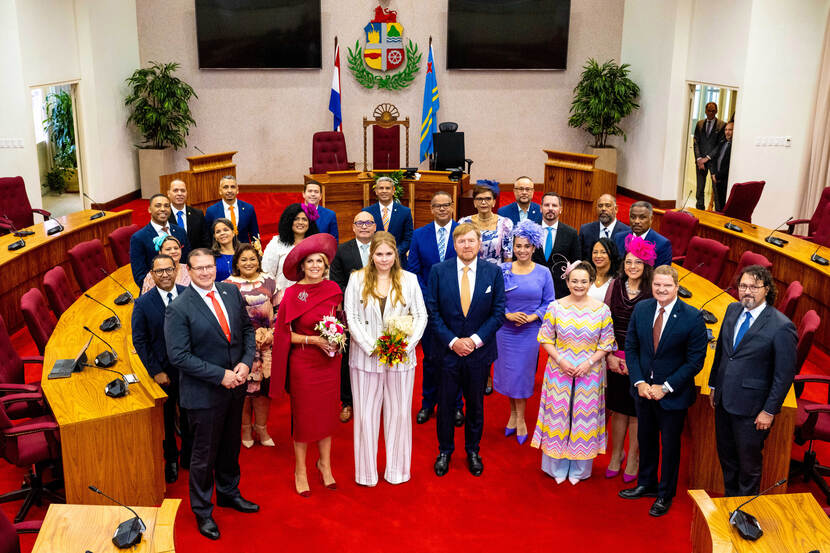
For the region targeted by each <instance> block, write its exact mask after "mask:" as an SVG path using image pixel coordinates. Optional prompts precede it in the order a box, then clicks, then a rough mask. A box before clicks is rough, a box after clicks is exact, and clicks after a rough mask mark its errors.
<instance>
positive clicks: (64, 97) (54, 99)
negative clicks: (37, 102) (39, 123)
mask: <svg viewBox="0 0 830 553" xmlns="http://www.w3.org/2000/svg"><path fill="white" fill-rule="evenodd" d="M43 130H44V131H46V133H47V134H48V135H49V139H50V140H51V141H52V144H53V145H54V152H55V154H54V160H55V165H56V166H58V167H77V166H78V162H77V160H76V158H75V124H74V121H73V119H72V97H71V96H70V95H69V93H68V92H66V91H64V90H61V91H60V92H57V93H55V94H49V95H48V96H46V119H44V120H43Z"/></svg>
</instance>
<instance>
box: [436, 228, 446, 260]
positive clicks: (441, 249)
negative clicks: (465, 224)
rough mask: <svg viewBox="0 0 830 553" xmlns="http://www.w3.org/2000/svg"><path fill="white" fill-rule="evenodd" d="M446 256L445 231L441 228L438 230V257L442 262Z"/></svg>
mask: <svg viewBox="0 0 830 553" xmlns="http://www.w3.org/2000/svg"><path fill="white" fill-rule="evenodd" d="M446 255H447V229H445V228H444V227H441V228H439V229H438V257H439V258H441V261H444V257H445V256H446Z"/></svg>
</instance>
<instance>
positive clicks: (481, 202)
mask: <svg viewBox="0 0 830 553" xmlns="http://www.w3.org/2000/svg"><path fill="white" fill-rule="evenodd" d="M494 199H495V198H475V199H474V200H473V201H474V202H478V203H480V204H486V203H489V202H492V201H493V200H494Z"/></svg>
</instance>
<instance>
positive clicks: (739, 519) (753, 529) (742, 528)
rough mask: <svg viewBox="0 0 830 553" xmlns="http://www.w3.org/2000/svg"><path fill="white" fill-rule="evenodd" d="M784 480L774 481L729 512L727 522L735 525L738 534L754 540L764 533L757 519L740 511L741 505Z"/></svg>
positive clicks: (785, 480)
mask: <svg viewBox="0 0 830 553" xmlns="http://www.w3.org/2000/svg"><path fill="white" fill-rule="evenodd" d="M786 482H787V479H786V478H784V479H782V480H779V481H778V482H776V483H775V484H773V485H772V486H770V487H769V488H767V489H766V490H764V491H762V492H761V493H759V494H757V495H755V496H754V497H751V498H749V499H747V500H746V501H744V502H743V503H741V504H740V505H739V506H738V508H737V509H735V510H734V511H732V512H731V513H729V524H731V525H732V526H734V527H735V530H737V531H738V534H740V535H741V537H742V538H743V539H745V540H751V541H755V540H757V539H758V538H760V537H761V536H763V535H764V531H763V530H761V525H760V524H759V523H758V519H757V518H755V517H754V516H752V515H750V514H749V513H745V512H743V511H741V507H743V506H744V505H746V504H747V503H749V502H750V501H755V500H756V499H758V498H759V497H761V496H762V495H764V494H765V493H767V492H768V491H770V490H772V489H774V488H777V487H778V486H780V485H782V484H784V483H786Z"/></svg>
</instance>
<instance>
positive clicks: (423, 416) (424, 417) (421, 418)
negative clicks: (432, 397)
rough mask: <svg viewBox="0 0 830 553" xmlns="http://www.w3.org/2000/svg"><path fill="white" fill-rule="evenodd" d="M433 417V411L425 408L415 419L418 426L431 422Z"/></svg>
mask: <svg viewBox="0 0 830 553" xmlns="http://www.w3.org/2000/svg"><path fill="white" fill-rule="evenodd" d="M431 416H432V409H427V408H426V407H424V408H423V409H421V410H420V411H418V415H417V416H416V417H415V422H417V423H418V424H424V423H425V422H427V421H428V420H429V418H430V417H431Z"/></svg>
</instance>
